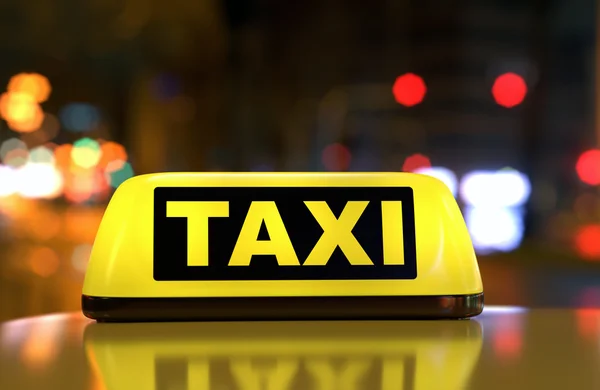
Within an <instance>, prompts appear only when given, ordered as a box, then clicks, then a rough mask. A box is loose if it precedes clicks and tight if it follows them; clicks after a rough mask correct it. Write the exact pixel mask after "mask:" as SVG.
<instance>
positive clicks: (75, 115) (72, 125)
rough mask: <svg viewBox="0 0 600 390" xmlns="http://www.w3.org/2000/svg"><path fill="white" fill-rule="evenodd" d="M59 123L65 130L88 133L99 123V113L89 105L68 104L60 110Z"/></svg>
mask: <svg viewBox="0 0 600 390" xmlns="http://www.w3.org/2000/svg"><path fill="white" fill-rule="evenodd" d="M59 117H60V121H61V122H62V124H63V126H64V127H65V129H66V130H69V131H73V132H88V131H92V130H94V128H96V126H98V124H99V123H100V112H99V111H98V109H97V108H96V107H94V106H92V105H91V104H87V103H70V104H67V105H66V106H65V107H64V108H62V109H61V111H60V113H59Z"/></svg>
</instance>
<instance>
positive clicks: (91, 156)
mask: <svg viewBox="0 0 600 390" xmlns="http://www.w3.org/2000/svg"><path fill="white" fill-rule="evenodd" d="M101 157H102V149H101V148H100V144H99V143H98V141H95V140H93V139H91V138H82V139H79V140H77V141H76V142H75V143H74V144H73V149H72V150H71V159H72V160H73V163H74V164H75V165H77V166H78V167H81V168H84V169H89V168H93V167H95V166H96V165H97V164H98V162H100V158H101Z"/></svg>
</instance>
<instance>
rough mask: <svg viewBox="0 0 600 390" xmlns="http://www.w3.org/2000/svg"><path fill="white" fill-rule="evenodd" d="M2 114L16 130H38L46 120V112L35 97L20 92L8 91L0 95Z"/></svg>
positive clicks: (27, 131) (23, 131) (0, 113)
mask: <svg viewBox="0 0 600 390" xmlns="http://www.w3.org/2000/svg"><path fill="white" fill-rule="evenodd" d="M0 115H2V118H4V119H5V120H6V122H7V124H8V126H9V127H10V128H11V129H13V130H14V131H18V132H22V133H29V132H32V131H36V130H37V129H39V128H40V126H41V125H42V122H43V121H44V112H43V111H42V109H41V107H40V106H39V104H38V103H37V102H36V101H35V99H34V98H33V97H32V96H31V95H28V94H25V93H20V92H7V93H3V94H2V95H1V96H0Z"/></svg>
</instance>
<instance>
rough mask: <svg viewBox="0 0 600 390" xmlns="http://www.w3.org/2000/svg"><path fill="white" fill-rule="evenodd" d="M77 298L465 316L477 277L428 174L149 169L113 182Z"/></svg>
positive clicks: (467, 243)
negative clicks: (113, 189)
mask: <svg viewBox="0 0 600 390" xmlns="http://www.w3.org/2000/svg"><path fill="white" fill-rule="evenodd" d="M82 306H83V312H84V314H85V315H86V316H87V317H89V318H92V319H96V320H98V321H145V320H150V321H152V320H203V319H254V318H255V319H261V318H262V319H269V318H271V319H274V318H282V319H285V318H287V319H294V318H298V319H299V318H390V317H394V318H397V317H411V318H416V317H427V318H430V317H436V318H464V317H471V316H475V315H478V314H480V313H481V311H482V310H483V287H482V282H481V276H480V273H479V268H478V265H477V259H476V257H475V253H474V250H473V246H472V243H471V240H470V236H469V233H468V231H467V228H466V225H465V222H464V220H463V217H462V215H461V212H460V209H459V208H458V205H457V203H456V201H455V199H454V197H453V195H452V193H451V192H450V190H449V189H448V188H447V187H446V185H445V184H444V183H443V182H441V181H439V180H438V179H435V178H433V177H429V176H425V175H419V174H409V173H161V174H151V175H141V176H137V177H134V178H131V179H129V180H127V181H126V182H124V183H123V184H122V185H121V186H119V188H118V189H117V191H116V192H115V194H114V195H113V197H112V199H111V201H110V203H109V205H108V207H107V209H106V212H105V214H104V217H103V219H102V222H101V224H100V227H99V230H98V233H97V236H96V240H95V242H94V246H93V250H92V253H91V257H90V262H89V265H88V269H87V272H86V277H85V282H84V286H83V295H82Z"/></svg>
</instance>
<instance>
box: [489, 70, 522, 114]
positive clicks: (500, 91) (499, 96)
mask: <svg viewBox="0 0 600 390" xmlns="http://www.w3.org/2000/svg"><path fill="white" fill-rule="evenodd" d="M526 94H527V84H526V83H525V80H524V79H523V77H521V76H519V75H518V74H516V73H505V74H502V75H500V76H498V77H497V78H496V80H495V81H494V85H493V86H492V95H493V96H494V100H496V103H498V105H500V106H502V107H506V108H512V107H515V106H517V105H519V104H521V103H522V102H523V100H524V99H525V95H526Z"/></svg>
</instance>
